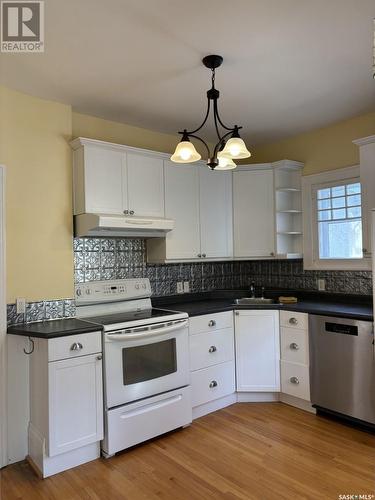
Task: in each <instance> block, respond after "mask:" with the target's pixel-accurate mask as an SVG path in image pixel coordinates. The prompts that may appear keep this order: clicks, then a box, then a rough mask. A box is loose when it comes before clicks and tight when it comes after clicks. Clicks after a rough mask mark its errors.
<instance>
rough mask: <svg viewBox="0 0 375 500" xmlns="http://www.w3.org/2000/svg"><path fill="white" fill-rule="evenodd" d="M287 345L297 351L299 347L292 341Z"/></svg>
mask: <svg viewBox="0 0 375 500" xmlns="http://www.w3.org/2000/svg"><path fill="white" fill-rule="evenodd" d="M289 347H290V348H291V349H293V351H298V349H299V345H298V344H296V343H295V342H292V343H291V344H290V346H289Z"/></svg>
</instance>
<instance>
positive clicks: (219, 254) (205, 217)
mask: <svg viewBox="0 0 375 500" xmlns="http://www.w3.org/2000/svg"><path fill="white" fill-rule="evenodd" d="M199 185H200V191H199V192H200V234H201V251H202V254H203V255H206V257H207V258H215V257H216V258H228V257H233V232H232V231H233V225H232V219H233V206H232V174H231V173H230V172H215V171H212V170H209V169H208V168H207V167H206V166H204V167H201V168H200V169H199Z"/></svg>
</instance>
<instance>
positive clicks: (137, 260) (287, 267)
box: [7, 238, 372, 324]
mask: <svg viewBox="0 0 375 500" xmlns="http://www.w3.org/2000/svg"><path fill="white" fill-rule="evenodd" d="M140 277H145V278H149V279H150V282H151V288H152V292H153V295H155V296H160V295H174V294H176V293H177V281H189V284H190V290H191V292H203V291H210V290H220V289H238V288H246V287H249V286H250V283H251V282H255V284H256V285H258V286H265V287H279V288H291V289H296V290H317V280H318V279H319V278H324V279H325V284H326V290H327V291H328V292H335V293H348V294H362V295H370V294H371V293H372V275H371V272H370V271H304V270H303V262H302V260H301V259H298V260H252V261H232V262H197V263H187V264H157V265H156V264H147V263H146V242H145V240H142V239H126V238H75V239H74V278H75V282H76V283H84V282H87V281H97V280H109V279H123V278H140ZM7 315H8V324H14V323H22V322H30V321H41V320H48V319H56V318H67V317H73V316H74V315H75V303H74V299H65V300H45V301H41V302H31V303H28V304H27V309H26V314H25V315H24V314H17V312H16V307H15V304H8V310H7Z"/></svg>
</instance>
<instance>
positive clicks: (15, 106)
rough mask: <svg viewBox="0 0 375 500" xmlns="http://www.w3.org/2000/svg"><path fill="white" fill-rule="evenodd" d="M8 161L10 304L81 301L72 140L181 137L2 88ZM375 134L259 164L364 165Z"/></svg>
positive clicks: (0, 129)
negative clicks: (364, 143)
mask: <svg viewBox="0 0 375 500" xmlns="http://www.w3.org/2000/svg"><path fill="white" fill-rule="evenodd" d="M0 110H1V111H0V163H3V164H5V165H6V167H7V189H6V197H7V199H6V208H7V299H8V302H13V301H14V299H15V298H16V297H26V299H27V300H28V301H33V300H42V299H53V298H64V297H73V255H72V254H73V252H72V215H71V214H72V204H71V199H72V190H71V168H72V167H71V151H70V146H69V140H70V139H71V137H72V136H73V137H77V136H84V137H91V138H95V139H101V140H105V141H110V142H117V143H120V144H121V143H122V144H128V145H131V146H136V147H141V148H146V149H155V150H159V151H164V152H172V151H173V149H174V147H175V145H176V135H168V134H161V133H158V132H153V131H150V130H145V129H141V128H137V127H132V126H129V125H125V124H121V123H115V122H111V121H108V120H102V119H100V118H95V117H91V116H87V115H82V114H79V113H72V111H71V107H70V106H67V105H63V104H59V103H55V102H50V101H46V100H43V99H39V98H35V97H31V96H28V95H25V94H21V93H19V92H16V91H13V90H10V89H6V88H3V87H0ZM372 134H375V113H371V114H367V115H363V116H360V117H357V118H353V119H351V120H346V121H344V122H341V123H338V124H336V125H333V126H331V127H327V128H324V129H320V130H316V131H313V132H310V133H308V134H303V135H300V136H297V137H294V138H291V139H287V140H284V141H281V142H278V143H274V144H270V145H268V146H261V147H258V148H255V151H253V157H252V160H253V161H254V162H257V163H258V162H259V163H261V162H268V161H275V160H280V159H283V158H289V159H293V160H300V161H303V162H305V164H306V166H305V170H304V173H305V174H311V173H315V172H320V171H324V170H330V169H334V168H339V167H343V166H347V165H353V164H356V163H358V161H359V159H358V148H357V147H356V146H354V145H353V144H352V142H351V141H352V140H353V139H356V138H358V137H364V136H367V135H372Z"/></svg>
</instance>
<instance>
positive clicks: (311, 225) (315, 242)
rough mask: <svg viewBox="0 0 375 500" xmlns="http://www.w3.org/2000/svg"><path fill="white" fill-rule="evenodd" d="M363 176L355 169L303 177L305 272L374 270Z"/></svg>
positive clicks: (355, 167)
mask: <svg viewBox="0 0 375 500" xmlns="http://www.w3.org/2000/svg"><path fill="white" fill-rule="evenodd" d="M359 176H360V170H359V167H358V166H354V167H346V168H342V169H337V170H329V171H327V172H322V173H319V174H314V175H309V176H305V177H302V205H303V206H302V212H303V213H302V216H303V260H304V268H305V269H323V270H324V269H327V270H328V269H332V270H335V269H336V270H362V269H363V270H368V269H371V259H370V258H369V257H370V255H369V254H368V253H367V251H366V250H364V249H365V248H367V246H368V241H367V240H368V238H367V234H368V231H367V217H366V215H367V211H366V210H365V208H364V207H363V198H362V195H363V186H361V182H360V177H359Z"/></svg>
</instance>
